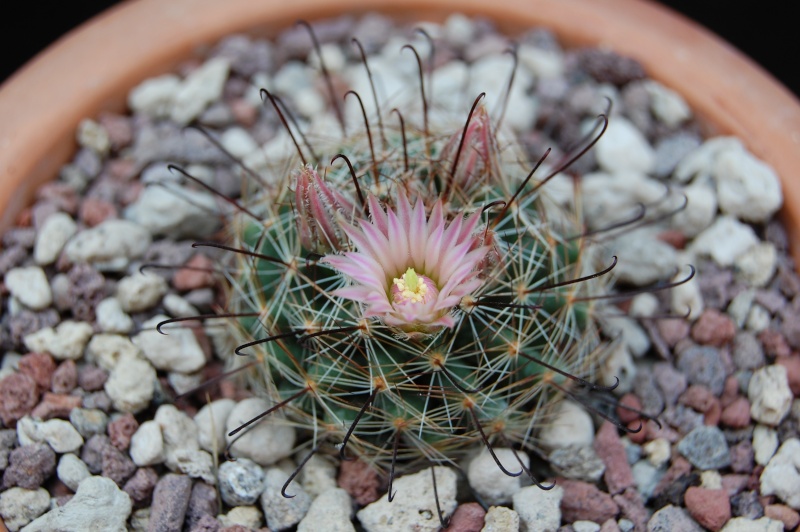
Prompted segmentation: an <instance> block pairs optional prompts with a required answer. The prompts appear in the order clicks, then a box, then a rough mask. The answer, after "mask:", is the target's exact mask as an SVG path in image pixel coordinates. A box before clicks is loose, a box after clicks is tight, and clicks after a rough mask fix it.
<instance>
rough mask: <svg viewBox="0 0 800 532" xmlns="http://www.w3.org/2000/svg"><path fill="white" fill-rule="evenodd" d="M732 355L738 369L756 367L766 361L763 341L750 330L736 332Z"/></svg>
mask: <svg viewBox="0 0 800 532" xmlns="http://www.w3.org/2000/svg"><path fill="white" fill-rule="evenodd" d="M732 355H733V363H734V364H735V365H736V367H737V368H738V369H756V368H760V367H761V366H763V365H764V363H765V362H766V359H765V358H764V349H763V348H762V347H761V342H759V341H758V339H757V338H756V336H755V334H753V333H752V332H749V331H742V332H739V333H736V336H735V337H734V339H733V353H732Z"/></svg>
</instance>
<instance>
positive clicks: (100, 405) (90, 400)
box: [83, 391, 111, 412]
mask: <svg viewBox="0 0 800 532" xmlns="http://www.w3.org/2000/svg"><path fill="white" fill-rule="evenodd" d="M83 408H96V409H98V410H102V411H103V412H109V411H110V410H111V398H110V397H109V396H108V394H107V393H106V392H105V391H100V392H94V393H87V394H86V395H84V396H83Z"/></svg>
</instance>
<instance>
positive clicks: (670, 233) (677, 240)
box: [656, 229, 686, 249]
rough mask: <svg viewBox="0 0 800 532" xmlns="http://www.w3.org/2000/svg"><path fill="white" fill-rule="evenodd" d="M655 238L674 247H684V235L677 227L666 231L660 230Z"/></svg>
mask: <svg viewBox="0 0 800 532" xmlns="http://www.w3.org/2000/svg"><path fill="white" fill-rule="evenodd" d="M656 238H657V239H659V240H661V241H662V242H665V243H667V244H669V245H670V246H672V247H674V248H675V249H683V248H684V247H686V235H684V234H683V233H681V232H680V231H678V230H677V229H667V230H666V231H661V232H660V233H658V234H657V235H656Z"/></svg>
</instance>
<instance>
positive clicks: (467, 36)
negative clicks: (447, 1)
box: [442, 13, 475, 48]
mask: <svg viewBox="0 0 800 532" xmlns="http://www.w3.org/2000/svg"><path fill="white" fill-rule="evenodd" d="M442 29H443V30H444V38H445V39H447V41H448V42H449V43H450V44H452V45H453V46H456V47H459V48H463V47H465V46H467V45H469V44H470V43H472V42H473V39H475V24H474V23H473V22H472V19H471V18H469V17H467V16H466V15H464V14H462V13H453V14H452V15H450V16H449V17H447V20H445V21H444V28H442Z"/></svg>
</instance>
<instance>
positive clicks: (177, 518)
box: [148, 473, 192, 532]
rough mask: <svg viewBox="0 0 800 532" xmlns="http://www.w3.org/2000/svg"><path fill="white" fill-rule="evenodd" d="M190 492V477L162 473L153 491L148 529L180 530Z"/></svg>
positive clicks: (171, 531)
mask: <svg viewBox="0 0 800 532" xmlns="http://www.w3.org/2000/svg"><path fill="white" fill-rule="evenodd" d="M191 492H192V479H190V478H189V477H187V476H186V475H177V474H174V473H169V474H167V475H164V476H163V477H162V478H161V479H160V480H159V481H158V483H157V484H156V488H155V490H154V491H153V506H151V507H150V525H149V529H148V530H161V531H164V532H180V531H181V530H182V529H183V520H184V517H185V516H186V510H187V508H188V507H189V497H190V496H191Z"/></svg>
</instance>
